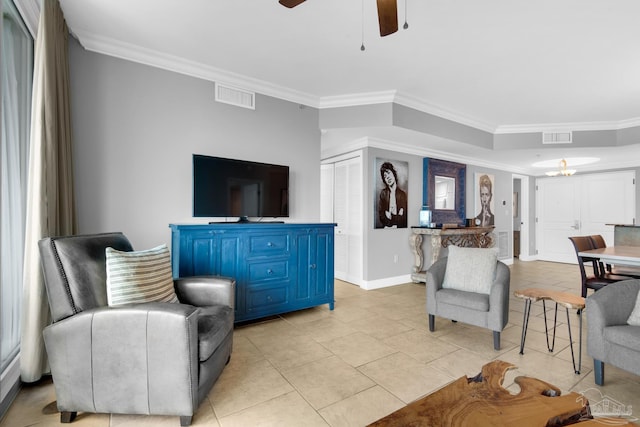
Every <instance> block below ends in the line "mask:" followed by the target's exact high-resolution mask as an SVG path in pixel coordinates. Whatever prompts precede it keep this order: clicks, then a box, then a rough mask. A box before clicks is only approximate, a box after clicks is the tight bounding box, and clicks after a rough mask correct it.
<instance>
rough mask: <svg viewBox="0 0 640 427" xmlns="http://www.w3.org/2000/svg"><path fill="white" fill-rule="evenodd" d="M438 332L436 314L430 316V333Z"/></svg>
mask: <svg viewBox="0 0 640 427" xmlns="http://www.w3.org/2000/svg"><path fill="white" fill-rule="evenodd" d="M435 330H436V316H435V315H434V314H430V315H429V331H430V332H433V331H435Z"/></svg>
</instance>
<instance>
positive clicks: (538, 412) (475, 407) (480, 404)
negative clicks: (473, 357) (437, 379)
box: [370, 360, 636, 427]
mask: <svg viewBox="0 0 640 427" xmlns="http://www.w3.org/2000/svg"><path fill="white" fill-rule="evenodd" d="M513 367H514V365H512V364H510V363H507V362H503V361H501V360H494V361H493V362H490V363H488V364H486V365H484V366H483V367H482V372H481V373H480V374H478V375H477V376H475V377H473V378H467V377H461V378H459V379H458V380H456V381H454V382H452V383H450V384H449V385H447V386H445V387H443V388H441V389H440V390H438V391H435V392H433V393H431V394H430V395H428V396H426V397H423V398H422V399H418V400H416V401H414V402H412V403H410V404H408V405H407V406H405V407H404V408H401V409H399V410H397V411H396V412H393V413H391V414H390V415H387V416H386V417H384V418H382V419H380V420H378V421H376V422H375V423H373V424H370V427H372V426H375V427H383V426H384V427H405V426H425V427H444V426H446V427H462V426H474V427H475V426H482V427H485V426H486V427H498V426H504V427H511V426H536V427H538V426H540V427H542V426H548V427H560V426H566V425H576V426H579V427H586V426H592V427H595V426H606V425H615V426H619V427H622V426H636V424H634V423H632V422H630V421H628V420H626V419H624V418H595V419H594V417H593V415H592V414H591V409H590V406H589V402H588V399H587V398H586V397H584V395H581V394H578V393H576V392H570V393H567V394H565V395H561V392H560V389H559V388H558V387H555V386H553V385H551V384H549V383H547V382H545V381H542V380H539V379H536V378H530V377H522V376H520V377H516V378H515V380H514V381H515V383H516V384H518V385H519V386H520V393H518V394H511V393H510V392H509V391H508V390H506V389H505V388H504V387H502V382H503V380H504V375H505V373H506V371H507V370H508V369H511V368H513Z"/></svg>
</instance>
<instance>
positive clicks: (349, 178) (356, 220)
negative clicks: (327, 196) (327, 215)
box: [321, 157, 363, 285]
mask: <svg viewBox="0 0 640 427" xmlns="http://www.w3.org/2000/svg"><path fill="white" fill-rule="evenodd" d="M323 167H324V168H325V169H323V172H322V178H321V179H322V180H323V181H324V183H323V184H322V186H321V188H325V187H327V188H328V186H329V185H330V184H329V181H330V180H333V182H332V185H331V186H332V188H333V191H332V195H333V198H332V205H333V219H332V220H330V221H333V222H335V223H336V224H337V225H336V232H335V261H334V265H335V277H336V278H337V279H340V280H345V281H347V282H351V283H355V284H358V285H359V284H360V283H362V280H363V271H362V270H363V261H362V246H363V234H362V228H363V225H362V224H363V218H362V159H361V157H354V158H350V159H346V160H341V161H337V162H335V163H332V164H331V166H329V165H323ZM330 169H331V171H332V173H331V174H330V173H329V172H328V171H329V170H330ZM323 191H324V190H323ZM323 199H324V198H323ZM326 211H327V208H326V206H322V212H326ZM323 220H325V219H323Z"/></svg>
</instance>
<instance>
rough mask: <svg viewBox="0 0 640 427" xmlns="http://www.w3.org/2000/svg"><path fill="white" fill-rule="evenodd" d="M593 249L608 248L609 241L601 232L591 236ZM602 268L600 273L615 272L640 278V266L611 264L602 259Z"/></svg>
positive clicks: (600, 263) (600, 262) (631, 277)
mask: <svg viewBox="0 0 640 427" xmlns="http://www.w3.org/2000/svg"><path fill="white" fill-rule="evenodd" d="M589 239H591V244H592V245H593V249H599V248H606V247H607V243H606V242H605V241H604V237H602V235H600V234H593V235H591V236H589ZM598 266H599V268H600V273H599V274H614V275H618V276H627V277H629V278H630V279H640V268H635V267H630V266H622V267H621V266H612V265H611V264H606V265H605V264H604V263H603V262H602V261H599V262H598Z"/></svg>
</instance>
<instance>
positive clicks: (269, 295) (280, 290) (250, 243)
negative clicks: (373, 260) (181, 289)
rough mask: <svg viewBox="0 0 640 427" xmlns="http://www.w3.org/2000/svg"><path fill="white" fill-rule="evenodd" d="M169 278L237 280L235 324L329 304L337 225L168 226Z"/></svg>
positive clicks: (331, 296) (234, 224) (331, 295)
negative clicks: (224, 278)
mask: <svg viewBox="0 0 640 427" xmlns="http://www.w3.org/2000/svg"><path fill="white" fill-rule="evenodd" d="M170 227H171V252H172V265H173V276H174V277H175V278H178V277H187V276H197V275H208V274H213V275H221V276H228V277H233V278H235V279H236V307H235V310H236V313H235V314H236V317H235V319H236V323H237V322H243V321H247V320H252V319H257V318H260V317H265V316H271V315H274V314H280V313H285V312H288V311H294V310H300V309H303V308H309V307H314V306H317V305H321V304H329V308H330V309H331V310H333V306H334V299H333V278H334V271H333V267H334V261H333V245H334V228H335V224H284V223H220V224H201V225H194V224H184V225H182V224H170Z"/></svg>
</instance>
